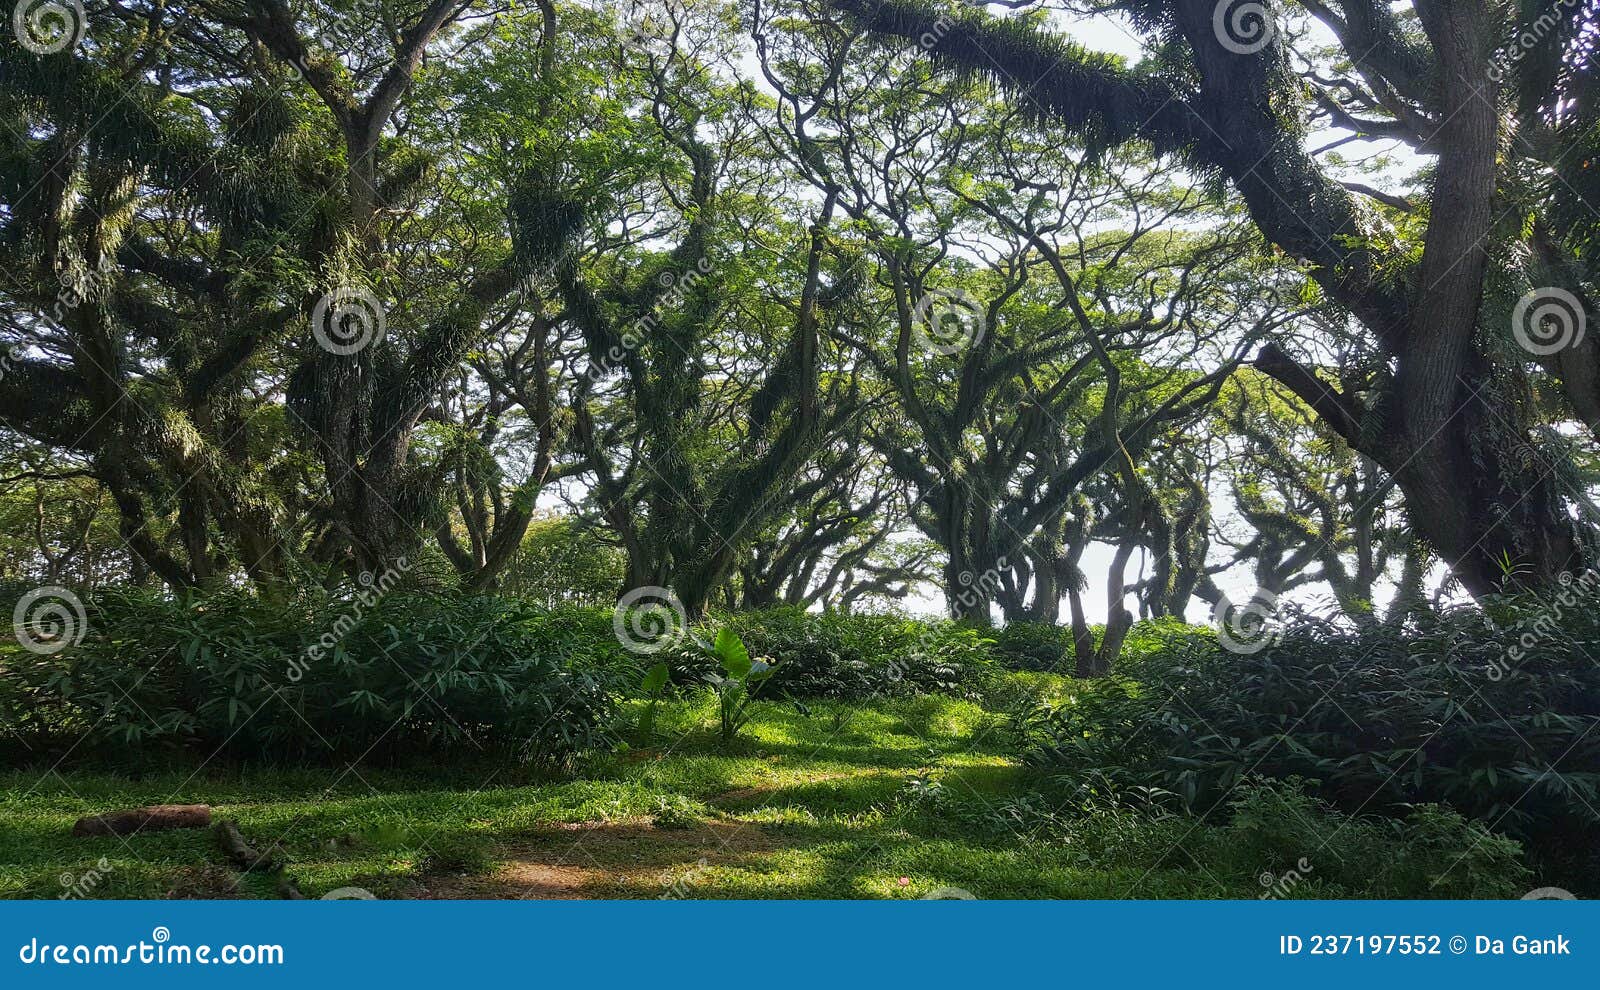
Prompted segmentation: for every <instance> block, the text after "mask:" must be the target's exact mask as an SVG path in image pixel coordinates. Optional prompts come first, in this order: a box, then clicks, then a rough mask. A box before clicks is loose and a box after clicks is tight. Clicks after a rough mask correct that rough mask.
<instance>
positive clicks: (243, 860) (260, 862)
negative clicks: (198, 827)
mask: <svg viewBox="0 0 1600 990" xmlns="http://www.w3.org/2000/svg"><path fill="white" fill-rule="evenodd" d="M216 835H217V845H218V846H219V847H221V849H222V852H223V855H225V856H227V857H228V859H229V860H231V861H232V862H233V865H234V867H235V868H237V869H238V870H240V871H241V872H243V873H271V872H273V871H275V870H279V869H282V868H283V865H284V864H283V860H282V858H281V857H280V856H279V855H278V850H277V849H276V848H275V847H274V848H271V849H268V850H267V851H265V852H256V851H255V849H253V848H251V846H250V843H248V842H246V841H245V840H244V836H243V835H242V834H241V833H240V832H239V826H237V825H235V824H234V823H233V822H230V821H227V820H226V819H224V820H223V821H220V822H217V828H216Z"/></svg>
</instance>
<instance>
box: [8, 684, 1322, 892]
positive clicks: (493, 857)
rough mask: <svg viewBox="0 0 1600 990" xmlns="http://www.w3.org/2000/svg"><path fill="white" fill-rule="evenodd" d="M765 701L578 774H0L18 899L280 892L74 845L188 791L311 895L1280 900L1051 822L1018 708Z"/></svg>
mask: <svg viewBox="0 0 1600 990" xmlns="http://www.w3.org/2000/svg"><path fill="white" fill-rule="evenodd" d="M1030 676H1031V677H1032V678H1033V679H1034V682H1035V683H1037V682H1038V679H1039V678H1041V677H1048V675H1030ZM760 709H761V710H760V713H759V714H758V715H757V716H756V718H755V720H754V721H753V722H752V723H751V724H750V725H749V726H748V727H747V728H746V729H745V732H744V734H743V736H742V737H741V738H740V739H739V740H738V742H737V743H736V744H735V745H734V746H733V747H731V748H724V747H722V746H721V745H720V744H719V743H718V741H717V740H716V737H715V731H714V724H715V717H714V712H713V710H712V708H711V705H710V703H709V699H707V698H705V697H699V698H693V699H689V700H683V701H669V702H663V704H662V706H661V709H660V715H659V721H658V725H657V730H656V734H655V739H654V740H653V741H652V742H651V744H650V745H636V746H635V747H633V748H627V747H624V748H622V750H621V751H620V752H617V753H614V754H609V755H606V756H602V757H599V758H596V759H594V760H593V761H591V762H590V763H588V764H587V765H585V766H584V767H582V768H580V771H579V774H578V776H577V779H568V780H539V779H537V778H536V777H535V776H533V775H532V773H531V772H530V771H529V770H528V769H526V768H522V767H515V766H511V767H506V766H501V767H495V766H473V765H470V764H469V765H464V766H457V767H448V768H432V769H425V770H419V769H410V770H405V769H377V768H369V767H362V766H352V767H342V768H324V769H305V768H271V767H225V766H217V765H210V766H204V767H200V768H196V767H194V766H193V765H187V766H184V765H180V766H175V767H170V768H167V769H162V770H158V771H150V770H148V769H147V770H144V771H128V770H122V771H119V772H113V771H111V770H107V769H100V770H88V769H73V770H66V769H61V770H55V771H46V770H45V768H43V767H36V768H31V769H19V770H12V771H8V772H6V773H4V774H0V820H3V821H5V822H6V823H7V824H6V826H5V827H4V828H3V829H0V896H4V897H13V898H15V897H32V898H48V897H58V896H62V895H63V894H64V893H67V892H69V891H72V892H73V894H74V896H89V897H131V898H145V897H210V896H243V897H270V896H275V894H274V888H273V885H272V883H271V881H270V879H268V878H265V877H257V876H254V875H247V876H245V877H244V878H243V879H242V880H239V879H238V875H237V874H235V873H234V872H233V871H232V870H231V869H230V868H228V867H227V866H226V865H225V863H224V860H223V858H222V857H221V855H220V854H219V853H218V851H217V850H216V848H215V846H214V844H213V841H212V837H211V835H210V834H209V833H206V832H197V831H170V832H155V833H150V834H140V835H135V836H132V837H129V838H126V839H121V838H115V837H108V838H74V837H72V836H71V835H70V830H71V827H72V823H73V821H74V820H75V819H76V818H78V817H79V816H81V815H85V814H91V813H96V812H100V811H105V810H109V809H113V808H122V807H132V806H138V805H144V804H155V803H190V802H192V803H207V804H210V805H212V806H213V808H214V812H215V814H216V815H217V816H218V817H223V818H231V819H234V820H236V821H237V822H238V823H239V826H240V828H241V830H242V831H243V833H244V834H245V836H246V837H248V838H249V840H250V841H251V842H252V844H256V845H258V847H259V846H267V845H271V844H272V843H274V842H276V843H277V844H278V845H280V846H281V848H282V850H283V851H284V853H286V854H287V856H288V858H289V860H290V862H291V863H292V865H291V866H290V873H291V874H292V875H293V877H294V878H295V879H296V880H297V881H298V883H299V885H300V887H301V889H302V890H304V892H305V893H306V894H307V896H310V897H317V896H321V895H323V894H326V893H328V892H329V891H333V890H335V889H337V888H342V887H361V888H365V889H367V890H370V891H372V892H373V893H375V894H376V895H378V896H380V897H434V896H450V897H460V896H471V897H523V896H540V897H643V898H654V897H663V896H684V897H716V898H770V897H800V898H910V897H922V896H928V895H936V894H937V895H942V896H954V895H953V894H952V892H951V889H952V888H954V889H958V890H959V891H965V892H970V893H971V894H972V895H973V896H976V897H982V898H1035V897H1052V898H1122V897H1146V898H1172V897H1254V896H1256V895H1257V894H1258V893H1259V892H1260V889H1261V888H1260V887H1259V886H1258V882H1257V877H1256V871H1255V870H1254V869H1253V867H1252V864H1250V863H1249V862H1245V861H1243V860H1240V861H1239V862H1237V863H1233V864H1231V865H1230V863H1229V856H1228V854H1227V845H1228V844H1227V841H1226V836H1224V835H1221V834H1219V833H1218V832H1217V830H1215V829H1212V828H1209V827H1202V828H1199V829H1194V830H1193V831H1191V825H1192V823H1190V822H1188V821H1187V820H1184V819H1166V820H1154V819H1150V818H1148V817H1138V816H1131V815H1110V816H1091V817H1089V818H1084V819H1074V820H1073V821H1074V823H1075V824H1073V826H1072V828H1071V829H1069V830H1067V831H1065V832H1063V831H1061V830H1060V829H1058V828H1053V829H1050V830H1045V831H1040V830H1039V829H1037V828H1036V827H1035V826H1034V824H1033V821H1032V819H1031V818H1030V815H1029V814H1028V805H1027V804H1026V803H1025V799H1026V794H1027V787H1026V786H1025V781H1024V780H1023V779H1022V777H1021V771H1020V769H1019V767H1018V766H1017V765H1016V762H1015V759H1014V756H1012V755H1008V752H1007V751H1008V746H1007V737H1006V733H1005V731H1004V719H1003V718H1002V717H1001V716H999V715H997V714H995V713H991V712H988V711H985V710H984V709H983V708H981V707H980V706H978V705H977V704H974V703H972V702H969V701H961V700H954V699H950V698H944V697H937V696H927V697H918V698H904V699H884V700H880V701H876V702H873V703H871V704H869V705H864V706H856V705H843V704H838V703H829V702H819V703H815V704H812V705H809V706H808V711H807V712H801V711H800V710H798V709H797V708H795V707H793V706H789V705H784V704H781V703H778V702H771V703H767V704H764V705H761V706H760ZM640 742H641V743H642V742H643V741H642V740H641V741H640ZM1186 850H1201V851H1200V852H1197V853H1196V855H1197V856H1198V858H1192V857H1191V856H1190V853H1189V852H1186ZM1312 893H1313V892H1312V891H1310V890H1308V891H1306V894H1307V895H1310V894H1312Z"/></svg>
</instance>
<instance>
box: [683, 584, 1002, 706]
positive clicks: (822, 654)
mask: <svg viewBox="0 0 1600 990" xmlns="http://www.w3.org/2000/svg"><path fill="white" fill-rule="evenodd" d="M717 622H718V624H719V625H721V626H725V627H726V628H728V629H730V630H732V631H733V632H734V633H736V634H737V635H738V637H739V638H740V640H742V641H743V642H744V643H745V645H746V646H747V647H748V648H749V650H750V652H751V653H752V654H754V655H756V656H764V657H771V658H772V659H773V660H774V661H776V662H777V668H778V669H777V671H776V673H774V675H773V677H772V679H771V680H770V681H769V682H768V684H767V686H766V687H765V688H764V689H763V691H764V692H765V693H767V694H768V695H771V696H781V695H789V696H793V697H805V698H865V697H870V696H873V695H880V694H928V693H947V694H968V693H972V692H974V691H976V690H977V689H978V687H979V686H981V684H982V683H983V682H984V679H985V678H986V677H987V676H988V674H989V672H990V671H991V670H992V669H993V666H994V664H993V660H992V657H991V654H990V651H989V647H990V641H989V640H987V639H985V638H984V637H983V636H982V635H981V634H980V633H979V632H978V631H977V630H975V629H971V628H968V627H965V626H962V625H960V624H959V623H955V622H949V621H932V622H929V621H921V620H916V619H907V618H903V617H901V616H894V615H874V614H865V615H860V614H858V615H845V614H841V613H815V612H806V611H804V610H802V609H799V608H792V607H787V606H785V607H779V608H771V609H761V610H757V611H750V612H738V613H731V614H729V615H726V616H719V617H717ZM700 638H701V639H705V638H707V637H706V635H705V634H704V633H702V634H701V636H700ZM669 662H670V664H671V666H672V669H673V679H674V681H676V682H677V683H680V684H693V683H698V682H700V681H702V680H704V678H705V676H706V675H707V674H712V673H715V669H714V667H715V664H714V662H713V661H712V660H710V659H709V658H708V657H707V656H706V654H705V652H704V651H703V650H702V649H700V648H699V647H698V646H696V645H695V644H694V643H693V642H690V643H686V644H683V645H682V646H681V647H679V648H678V649H675V650H674V651H672V652H671V654H670V656H669Z"/></svg>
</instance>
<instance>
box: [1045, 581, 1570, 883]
mask: <svg viewBox="0 0 1600 990" xmlns="http://www.w3.org/2000/svg"><path fill="white" fill-rule="evenodd" d="M1572 604H1573V603H1572V602H1570V601H1569V602H1567V603H1566V604H1565V605H1562V604H1560V603H1557V602H1544V603H1539V602H1529V601H1522V602H1513V601H1505V600H1502V601H1498V602H1492V603H1490V606H1489V609H1488V615H1489V617H1491V618H1492V619H1493V621H1492V622H1485V618H1486V617H1485V614H1484V613H1482V612H1479V611H1477V610H1476V609H1461V610H1458V611H1452V612H1447V613H1445V614H1442V615H1437V616H1432V617H1429V618H1428V619H1426V621H1424V622H1422V624H1421V626H1420V627H1419V628H1418V629H1416V630H1414V631H1403V632H1402V631H1397V630H1393V629H1381V628H1374V629H1369V630H1366V631H1355V630H1352V629H1350V628H1348V627H1345V626H1342V625H1338V624H1335V623H1332V622H1328V621H1325V620H1322V619H1316V618H1306V619H1304V620H1303V621H1300V622H1298V623H1297V624H1295V625H1294V627H1293V628H1291V629H1290V630H1288V631H1287V632H1286V633H1285V635H1284V637H1283V638H1282V640H1281V641H1280V642H1278V643H1276V644H1273V645H1270V646H1268V647H1267V648H1266V649H1263V650H1261V651H1260V652H1258V653H1255V654H1252V655H1237V654H1233V653H1229V652H1227V651H1226V650H1224V649H1222V648H1221V646H1220V645H1218V644H1217V643H1216V642H1215V641H1212V642H1206V641H1203V640H1201V639H1199V638H1196V637H1183V638H1179V639H1175V640H1173V641H1172V645H1171V647H1170V648H1169V649H1167V650H1165V651H1157V652H1153V653H1149V654H1146V655H1144V656H1142V657H1138V658H1136V659H1134V660H1133V661H1132V662H1130V663H1127V664H1126V665H1124V666H1123V667H1122V669H1121V670H1120V671H1119V672H1118V674H1117V675H1116V676H1113V677H1109V678H1106V679H1103V680H1101V681H1097V682H1094V683H1092V684H1088V685H1084V686H1083V687H1082V688H1081V689H1080V690H1078V691H1077V692H1076V693H1075V694H1074V695H1073V696H1072V697H1071V698H1070V699H1068V700H1067V701H1066V702H1065V703H1063V704H1061V705H1058V706H1054V707H1052V708H1050V709H1049V710H1048V711H1047V712H1045V713H1043V714H1040V715H1038V716H1036V717H1035V718H1034V719H1033V720H1032V722H1031V723H1030V725H1029V726H1028V735H1029V736H1030V738H1031V739H1032V742H1033V745H1032V748H1031V749H1030V751H1029V753H1028V760H1029V762H1030V763H1031V764H1032V765H1033V766H1034V767H1035V768H1036V769H1037V771H1038V772H1039V773H1040V774H1041V777H1042V779H1043V780H1045V781H1046V782H1047V783H1048V784H1049V786H1050V787H1051V788H1052V789H1053V790H1056V791H1063V792H1068V793H1070V792H1075V791H1078V790H1081V789H1083V788H1085V787H1088V786H1091V785H1093V784H1095V783H1098V782H1103V781H1110V782H1111V785H1112V786H1114V787H1116V788H1120V789H1129V788H1134V787H1144V786H1157V787H1161V788H1165V789H1168V790H1171V791H1173V792H1174V793H1176V794H1178V795H1180V796H1181V798H1182V800H1183V802H1184V804H1185V805H1186V806H1187V807H1189V808H1191V809H1194V810H1196V811H1199V812H1202V813H1204V812H1209V811H1211V810H1214V809H1215V808H1216V807H1217V805H1218V804H1219V802H1222V801H1223V800H1224V799H1225V798H1226V796H1227V795H1228V793H1229V792H1230V790H1231V789H1232V788H1233V787H1234V786H1235V785H1236V784H1238V783H1239V782H1240V781H1241V780H1243V779H1244V778H1245V776H1246V775H1247V774H1251V773H1259V774H1262V775H1265V776H1267V777H1271V778H1276V779H1289V778H1292V777H1300V778H1304V779H1307V780H1313V781H1317V782H1319V786H1320V794H1321V796H1322V798H1323V799H1325V800H1327V801H1329V802H1330V803H1332V804H1333V805H1335V806H1338V807H1342V808H1348V809H1352V810H1353V809H1362V810H1364V811H1365V812H1368V813H1378V814H1385V815H1394V816H1399V815H1402V814H1405V813H1406V812H1407V811H1408V809H1410V808H1411V807H1412V806H1414V805H1417V804H1422V803H1441V804H1448V805H1449V806H1451V807H1453V808H1455V809H1457V810H1458V811H1460V812H1461V813H1463V814H1466V815H1468V816H1470V817H1472V818H1474V819H1478V820H1480V821H1484V822H1488V823H1490V824H1491V825H1492V826H1493V827H1494V828H1497V829H1500V830H1503V831H1506V832H1508V833H1509V834H1512V835H1514V836H1518V837H1520V838H1522V839H1524V840H1525V841H1527V842H1529V843H1530V844H1533V845H1535V846H1536V851H1537V852H1538V853H1539V854H1540V855H1541V856H1548V857H1552V858H1554V859H1555V860H1559V861H1563V862H1564V861H1565V859H1566V858H1567V857H1568V856H1569V855H1571V850H1573V849H1576V848H1579V847H1580V846H1581V844H1582V843H1583V842H1586V841H1587V840H1584V839H1581V838H1580V837H1582V836H1588V835H1592V834H1593V832H1594V830H1595V829H1596V828H1600V816H1597V814H1596V812H1595V808H1596V807H1597V806H1600V772H1597V771H1596V770H1595V768H1596V767H1597V766H1600V734H1596V733H1593V732H1592V731H1591V730H1592V729H1593V728H1594V727H1595V724H1596V721H1597V718H1600V716H1597V715H1596V712H1600V669H1597V668H1596V667H1595V666H1594V665H1593V663H1592V662H1589V661H1587V660H1586V659H1585V658H1586V657H1588V656H1591V655H1595V653H1596V651H1600V618H1597V616H1596V615H1595V613H1594V610H1593V609H1592V608H1591V607H1581V608H1573V607H1572ZM1573 869H1575V870H1578V871H1583V870H1588V871H1592V870H1593V869H1594V865H1593V863H1592V862H1591V863H1589V864H1588V865H1586V866H1585V865H1574V866H1573Z"/></svg>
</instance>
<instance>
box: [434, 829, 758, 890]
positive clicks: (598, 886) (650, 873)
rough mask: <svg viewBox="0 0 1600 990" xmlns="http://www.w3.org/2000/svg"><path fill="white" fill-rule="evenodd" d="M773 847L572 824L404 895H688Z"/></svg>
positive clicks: (749, 834) (735, 837)
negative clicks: (702, 877)
mask: <svg viewBox="0 0 1600 990" xmlns="http://www.w3.org/2000/svg"><path fill="white" fill-rule="evenodd" d="M775 848H777V844H776V843H774V842H773V841H772V840H771V838H770V837H768V836H767V835H765V834H764V833H763V832H762V831H761V830H760V829H759V828H757V827H756V826H754V825H745V824H742V823H739V822H726V821H721V822H705V823H702V824H699V825H697V826H695V827H693V828H686V829H662V828H657V827H655V826H654V825H652V824H651V823H650V822H649V820H647V819H644V820H638V821H630V822H580V823H576V824H572V825H563V826H560V827H558V828H552V829H548V830H545V831H543V832H539V833H537V834H535V835H532V836H529V837H528V838H525V839H519V840H517V841H514V842H507V843H503V844H501V845H500V846H498V847H497V848H496V849H495V852H494V855H495V858H496V859H497V860H499V861H500V865H499V866H498V867H496V868H495V869H494V871H493V872H491V873H487V874H484V875H482V876H461V875H457V874H449V873H439V874H433V875H430V876H426V877H422V878H420V879H419V880H418V882H417V884H416V886H415V888H414V889H413V890H412V891H410V894H411V896H413V897H417V898H427V899H436V900H463V899H471V900H477V899H493V900H502V899H510V900H578V899H584V898H597V897H604V898H657V897H674V896H693V894H692V893H691V891H692V889H693V883H694V874H695V873H696V872H697V871H699V870H702V869H704V868H706V867H708V866H726V865H733V864H737V863H739V862H743V861H746V860H749V859H752V858H756V857H759V856H760V855H762V854H763V853H766V852H770V851H771V850H773V849H775Z"/></svg>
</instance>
